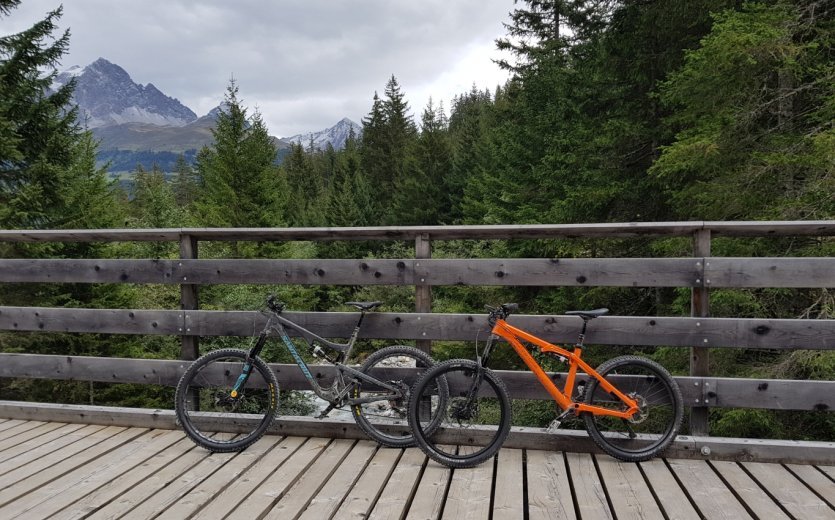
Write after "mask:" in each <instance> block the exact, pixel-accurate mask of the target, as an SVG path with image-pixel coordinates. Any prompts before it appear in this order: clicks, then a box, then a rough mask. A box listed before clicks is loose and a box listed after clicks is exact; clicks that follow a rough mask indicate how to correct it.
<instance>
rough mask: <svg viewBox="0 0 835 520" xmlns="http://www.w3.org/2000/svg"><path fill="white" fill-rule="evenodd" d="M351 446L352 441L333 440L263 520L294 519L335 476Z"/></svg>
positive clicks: (352, 444)
mask: <svg viewBox="0 0 835 520" xmlns="http://www.w3.org/2000/svg"><path fill="white" fill-rule="evenodd" d="M353 446H354V441H349V440H345V439H336V440H334V441H333V442H332V443H331V444H330V445H329V446H328V447H327V448H326V449H325V451H324V452H323V453H322V455H321V456H320V457H319V458H317V459H316V461H315V462H314V463H313V464H312V465H310V466H309V467H308V468H307V469H306V470H305V471H304V473H303V474H302V475H301V476H300V478H299V479H298V480H297V481H296V483H295V484H294V485H293V487H292V488H290V490H289V491H288V492H287V494H286V495H285V496H284V497H282V498H281V499H280V500H279V501H278V503H276V504H275V505H273V507H272V508H270V509H269V511H267V514H266V516H264V518H266V519H285V518H296V516H297V515H298V514H300V513H301V512H302V511H304V509H305V508H306V507H307V505H308V504H309V503H310V501H311V500H312V499H313V497H315V496H316V494H317V493H319V491H320V490H321V489H322V488H323V487H324V485H325V483H327V482H328V480H329V479H330V478H331V477H332V476H333V475H334V474H335V472H336V471H337V469H338V468H339V466H340V464H341V463H342V461H343V460H344V459H345V457H346V456H347V455H348V453H349V452H350V451H351V448H353Z"/></svg>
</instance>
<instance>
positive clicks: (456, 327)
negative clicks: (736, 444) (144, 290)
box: [0, 307, 835, 350]
mask: <svg viewBox="0 0 835 520" xmlns="http://www.w3.org/2000/svg"><path fill="white" fill-rule="evenodd" d="M286 315H287V317H288V318H290V319H292V320H293V321H295V322H297V323H299V324H300V325H302V326H304V327H307V328H309V329H310V330H312V331H314V332H316V333H318V334H320V335H322V336H325V337H332V338H344V337H347V336H349V335H350V332H351V331H352V330H353V327H354V325H355V324H356V319H357V314H356V313H353V312H344V313H343V312H287V313H286ZM265 323H266V316H265V315H264V314H263V313H260V312H257V311H166V310H158V311H148V310H145V311H139V310H120V309H60V308H50V307H0V330H16V331H41V332H44V331H51V332H87V333H109V334H157V335H178V336H188V335H192V336H253V335H255V334H257V333H258V332H260V331H261V330H262V329H263V327H264V324H265ZM510 323H512V324H515V325H517V326H520V327H522V328H524V329H527V330H530V331H535V333H536V334H537V335H539V336H540V337H542V338H543V339H545V340H547V341H551V342H555V343H571V342H574V341H576V339H577V333H578V331H579V328H580V324H581V321H580V318H578V317H576V316H564V315H555V316H541V315H521V314H520V315H514V316H511V318H510ZM487 330H488V329H487V319H486V315H484V314H431V313H389V312H376V313H370V314H368V316H367V319H366V321H365V322H364V323H363V329H362V337H363V338H370V339H387V340H397V341H404V340H453V341H474V340H476V339H480V340H484V338H486V335H487ZM586 342H587V343H590V344H600V345H666V346H681V347H686V346H692V345H700V346H707V347H735V348H769V349H813V350H832V349H835V320H802V319H771V320H769V319H757V318H668V317H640V316H604V317H602V318H598V319H596V320H595V321H594V322H592V323H591V324H590V326H589V330H588V332H587V334H586Z"/></svg>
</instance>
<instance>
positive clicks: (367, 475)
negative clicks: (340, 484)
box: [333, 448, 403, 520]
mask: <svg viewBox="0 0 835 520" xmlns="http://www.w3.org/2000/svg"><path fill="white" fill-rule="evenodd" d="M402 454H403V450H399V449H389V448H386V449H379V450H377V453H375V454H374V458H372V459H371V462H369V463H368V466H366V468H365V471H363V472H362V476H361V477H360V478H359V480H357V483H356V484H354V487H353V488H352V489H351V492H350V493H348V495H347V496H346V497H345V500H343V501H342V504H341V505H340V506H339V509H337V511H336V513H335V514H334V516H333V518H334V520H336V519H344V518H367V517H368V513H369V511H371V509H372V508H373V507H374V506H375V505H376V502H377V499H378V498H379V497H380V493H381V492H382V490H383V488H384V487H385V485H386V481H387V480H388V478H389V476H390V475H391V473H392V471H393V470H394V468H395V466H396V465H397V462H398V461H399V460H400V457H401V456H402Z"/></svg>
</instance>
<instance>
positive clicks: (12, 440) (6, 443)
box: [0, 422, 64, 460]
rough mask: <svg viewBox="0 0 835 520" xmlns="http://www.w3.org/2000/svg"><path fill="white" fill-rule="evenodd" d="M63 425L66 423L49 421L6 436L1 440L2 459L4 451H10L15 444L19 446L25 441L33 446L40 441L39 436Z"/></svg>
mask: <svg viewBox="0 0 835 520" xmlns="http://www.w3.org/2000/svg"><path fill="white" fill-rule="evenodd" d="M61 426H64V425H63V424H61V423H51V422H48V423H45V424H41V425H39V426H38V427H36V428H32V429H30V430H27V431H25V432H22V433H19V434H17V435H12V436H9V437H6V438H5V439H3V440H2V441H0V460H2V458H3V455H2V452H3V451H9V450H10V449H11V448H14V447H15V446H18V445H21V444H24V443H26V444H28V445H29V446H31V445H33V444H37V443H38V440H37V439H38V438H40V437H43V436H45V435H48V434H49V432H51V431H53V430H56V429H58V428H60V427H61Z"/></svg>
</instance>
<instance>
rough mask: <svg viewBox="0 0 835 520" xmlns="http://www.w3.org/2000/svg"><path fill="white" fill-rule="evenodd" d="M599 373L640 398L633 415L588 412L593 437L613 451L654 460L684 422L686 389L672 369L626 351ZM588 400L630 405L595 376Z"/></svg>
mask: <svg viewBox="0 0 835 520" xmlns="http://www.w3.org/2000/svg"><path fill="white" fill-rule="evenodd" d="M597 372H598V373H599V374H600V375H601V376H603V377H604V378H606V379H607V380H608V381H609V382H610V383H612V384H613V385H614V386H615V387H616V388H617V389H618V390H620V391H621V392H623V393H624V394H626V395H628V396H629V397H631V398H632V399H635V400H636V401H637V402H638V406H639V410H638V412H637V413H636V414H635V415H634V416H633V417H632V419H630V420H626V419H620V418H617V417H611V416H606V415H593V414H591V413H584V414H583V419H584V420H585V423H586V429H587V430H588V432H589V435H590V436H591V438H592V440H593V441H594V442H595V444H597V445H598V446H599V447H600V448H601V449H602V450H603V451H605V452H606V453H608V454H609V455H611V456H613V457H615V458H616V459H620V460H623V461H627V462H639V461H643V460H648V459H651V458H652V457H655V456H656V455H658V454H660V453H661V452H662V451H664V449H665V448H667V446H669V444H670V443H671V442H673V439H675V436H676V434H677V433H678V430H679V428H680V427H681V421H682V417H683V416H684V410H683V405H682V399H681V391H680V390H679V388H678V385H677V384H676V382H675V381H674V380H673V377H672V376H671V375H670V373H669V372H667V370H666V369H665V368H664V367H662V366H661V365H659V364H658V363H656V362H655V361H652V360H649V359H645V358H642V357H637V356H622V357H617V358H614V359H610V360H609V361H607V362H605V363H603V364H602V365H600V366H599V367H598V368H597ZM585 394H586V397H585V402H586V404H589V405H593V406H601V407H604V408H610V409H615V410H625V409H626V406H625V405H624V404H623V402H621V401H620V400H619V399H617V398H615V397H613V396H611V395H609V393H608V392H606V391H604V390H603V388H601V387H600V385H599V382H598V381H597V379H592V380H591V381H590V382H589V384H588V385H587V386H586V390H585Z"/></svg>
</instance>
